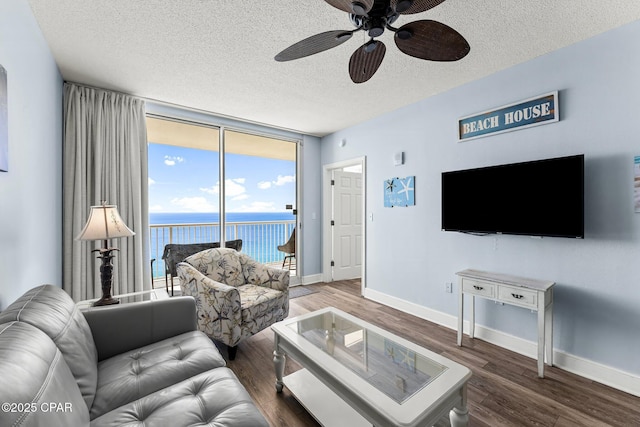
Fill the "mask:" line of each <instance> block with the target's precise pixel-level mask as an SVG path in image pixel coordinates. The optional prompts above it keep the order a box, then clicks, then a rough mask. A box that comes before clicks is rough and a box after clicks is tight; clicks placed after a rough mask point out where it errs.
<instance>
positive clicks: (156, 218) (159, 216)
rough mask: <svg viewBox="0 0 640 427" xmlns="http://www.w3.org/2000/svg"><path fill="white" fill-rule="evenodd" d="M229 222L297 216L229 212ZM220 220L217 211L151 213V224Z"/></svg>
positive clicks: (291, 219)
mask: <svg viewBox="0 0 640 427" xmlns="http://www.w3.org/2000/svg"><path fill="white" fill-rule="evenodd" d="M226 219H227V222H268V221H293V220H294V219H295V216H294V215H293V214H292V213H291V212H228V213H227V217H226ZM212 222H213V223H217V222H220V214H219V213H217V212H211V213H200V212H188V213H184V212H175V213H166V212H152V213H150V214H149V224H151V225H156V224H202V223H212Z"/></svg>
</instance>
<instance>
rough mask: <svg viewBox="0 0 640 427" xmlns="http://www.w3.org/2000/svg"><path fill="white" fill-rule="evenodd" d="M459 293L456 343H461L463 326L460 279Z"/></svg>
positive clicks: (462, 299) (462, 296)
mask: <svg viewBox="0 0 640 427" xmlns="http://www.w3.org/2000/svg"><path fill="white" fill-rule="evenodd" d="M459 287H460V291H459V292H460V294H459V295H458V345H459V346H461V345H462V329H463V328H464V293H463V292H462V281H460V285H459Z"/></svg>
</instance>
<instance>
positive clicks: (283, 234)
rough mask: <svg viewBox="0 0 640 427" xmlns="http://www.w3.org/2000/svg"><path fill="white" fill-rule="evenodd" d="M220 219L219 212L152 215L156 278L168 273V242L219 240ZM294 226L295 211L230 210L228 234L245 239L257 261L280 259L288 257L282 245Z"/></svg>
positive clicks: (245, 249)
mask: <svg viewBox="0 0 640 427" xmlns="http://www.w3.org/2000/svg"><path fill="white" fill-rule="evenodd" d="M219 220H220V218H219V214H218V213H151V214H149V223H150V225H151V258H155V260H156V261H155V262H154V264H153V277H154V278H159V277H163V276H164V269H165V267H164V262H163V261H162V253H163V251H164V246H165V245H166V244H169V243H204V242H219V241H220V226H219ZM197 224H200V225H197ZM201 224H204V225H201ZM294 225H295V216H294V215H293V214H292V213H291V212H229V213H227V216H226V227H225V234H226V239H227V240H235V239H242V252H244V253H246V254H248V255H249V256H251V257H252V258H254V259H255V260H257V261H259V262H262V263H270V262H278V261H281V260H282V259H283V257H284V254H283V253H282V252H280V251H278V245H282V244H284V243H286V241H287V240H288V239H289V236H291V232H292V231H293V228H294Z"/></svg>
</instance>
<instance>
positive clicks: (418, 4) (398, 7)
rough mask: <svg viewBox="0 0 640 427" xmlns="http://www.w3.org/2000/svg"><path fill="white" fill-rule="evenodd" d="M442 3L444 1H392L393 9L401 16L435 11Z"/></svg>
mask: <svg viewBox="0 0 640 427" xmlns="http://www.w3.org/2000/svg"><path fill="white" fill-rule="evenodd" d="M440 3H444V0H391V7H392V8H393V10H395V11H396V12H398V13H400V14H403V15H408V14H411V13H420V12H424V11H426V10H429V9H433V8H434V7H436V6H437V5H439V4H440Z"/></svg>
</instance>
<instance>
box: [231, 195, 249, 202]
mask: <svg viewBox="0 0 640 427" xmlns="http://www.w3.org/2000/svg"><path fill="white" fill-rule="evenodd" d="M248 198H249V195H248V194H241V195H239V196H236V197H234V198H232V199H231V200H234V201H237V200H247V199H248Z"/></svg>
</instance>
